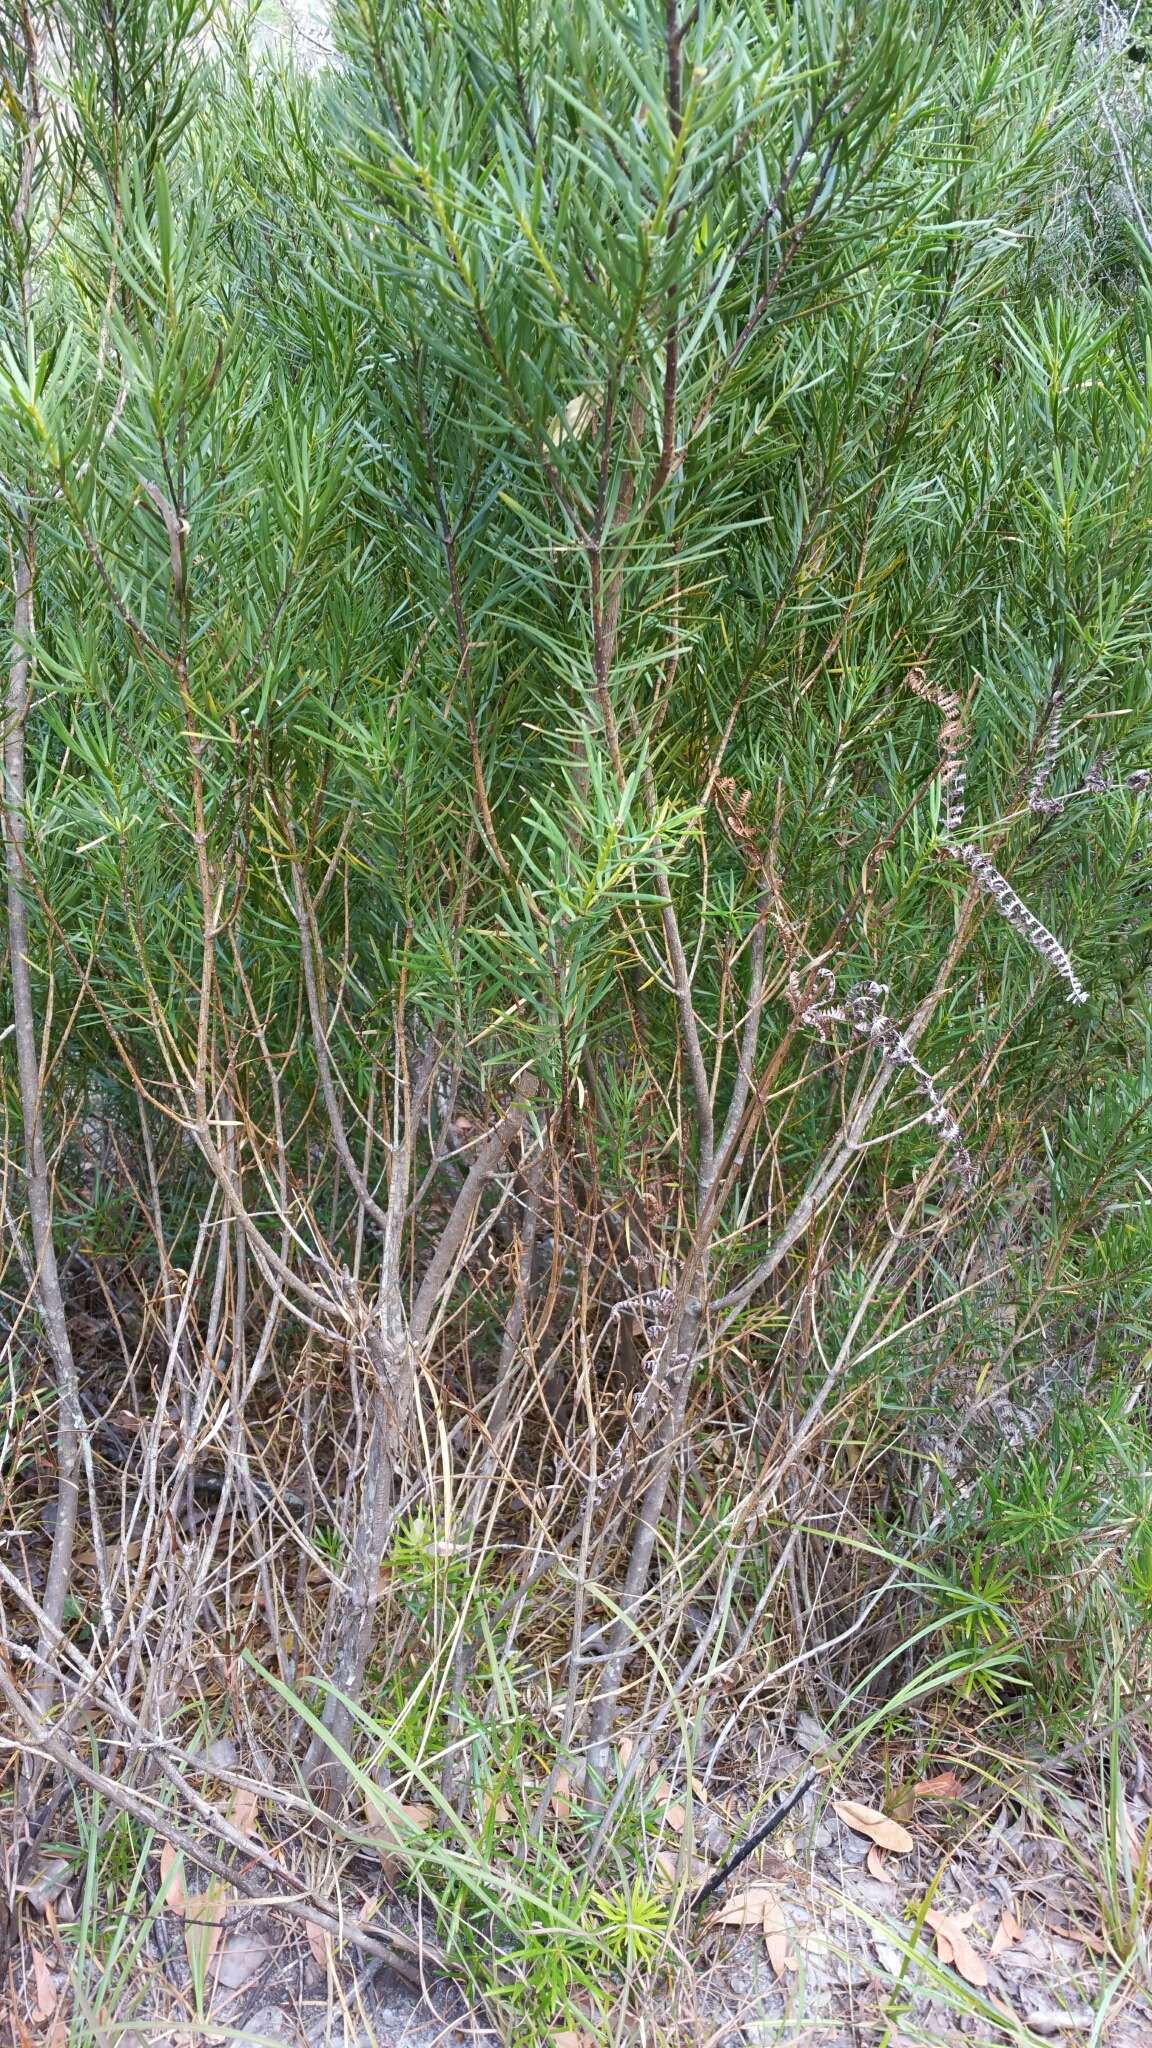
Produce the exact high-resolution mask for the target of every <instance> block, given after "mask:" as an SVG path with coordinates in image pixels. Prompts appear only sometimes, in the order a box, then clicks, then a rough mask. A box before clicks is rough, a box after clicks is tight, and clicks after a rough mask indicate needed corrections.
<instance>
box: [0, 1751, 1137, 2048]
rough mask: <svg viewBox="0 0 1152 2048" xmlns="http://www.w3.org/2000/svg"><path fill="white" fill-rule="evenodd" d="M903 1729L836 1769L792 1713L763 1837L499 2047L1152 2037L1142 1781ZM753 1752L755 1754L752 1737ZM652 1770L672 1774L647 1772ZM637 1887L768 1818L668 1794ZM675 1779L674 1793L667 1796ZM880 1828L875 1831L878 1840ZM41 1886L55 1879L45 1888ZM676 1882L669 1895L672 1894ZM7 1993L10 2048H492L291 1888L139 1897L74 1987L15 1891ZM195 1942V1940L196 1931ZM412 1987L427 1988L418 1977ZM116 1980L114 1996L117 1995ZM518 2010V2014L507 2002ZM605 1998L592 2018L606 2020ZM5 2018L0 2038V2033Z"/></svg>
mask: <svg viewBox="0 0 1152 2048" xmlns="http://www.w3.org/2000/svg"><path fill="white" fill-rule="evenodd" d="M916 1752H917V1745H916V1744H915V1742H914V1741H910V1740H909V1739H908V1737H907V1735H906V1734H904V1735H902V1736H901V1737H900V1739H898V1740H894V1739H889V1740H887V1741H885V1742H884V1743H883V1744H882V1745H881V1744H878V1743H875V1742H874V1743H873V1744H871V1745H869V1746H868V1747H867V1748H865V1749H861V1750H859V1751H857V1752H856V1753H854V1754H850V1755H849V1754H844V1753H842V1754H841V1755H840V1756H839V1757H838V1758H837V1759H836V1760H835V1762H834V1763H830V1761H829V1759H828V1757H827V1755H826V1754H825V1753H822V1752H821V1750H820V1747H819V1734H818V1731H817V1730H815V1727H814V1724H807V1723H806V1720H805V1717H801V1721H800V1723H799V1724H798V1725H797V1727H796V1728H795V1729H794V1730H793V1731H792V1733H791V1736H790V1738H789V1740H787V1741H783V1740H781V1739H779V1738H777V1737H775V1736H772V1737H769V1736H767V1735H765V1736H764V1737H763V1738H762V1740H761V1742H760V1744H759V1754H760V1760H761V1767H762V1769H763V1772H764V1782H765V1783H767V1784H785V1783H787V1782H788V1781H789V1780H791V1781H792V1782H796V1781H798V1780H799V1779H800V1778H801V1777H802V1776H803V1774H804V1772H805V1771H806V1770H808V1769H810V1768H812V1767H813V1765H814V1766H815V1775H814V1783H813V1787H812V1789H811V1791H810V1792H809V1793H808V1794H807V1796H806V1797H805V1799H804V1800H803V1802H802V1803H801V1805H800V1807H799V1808H797V1810H796V1811H795V1813H794V1814H793V1815H792V1816H790V1817H789V1819H788V1821H787V1822H786V1823H785V1824H784V1826H783V1827H782V1829H781V1830H780V1831H779V1833H778V1834H775V1835H774V1836H773V1837H772V1839H771V1841H770V1842H769V1843H768V1844H766V1845H765V1846H764V1847H763V1848H762V1849H761V1850H759V1851H757V1852H756V1853H755V1854H754V1855H753V1856H752V1857H751V1858H749V1859H748V1860H747V1861H746V1862H745V1863H744V1865H743V1866H742V1867H741V1868H740V1869H739V1870H738V1871H737V1872H735V1873H734V1874H733V1876H732V1877H731V1878H730V1879H729V1880H728V1882H727V1883H726V1884H725V1885H724V1886H723V1887H722V1888H721V1889H720V1890H719V1891H718V1892H717V1893H716V1894H715V1895H714V1897H713V1898H711V1899H710V1900H709V1901H708V1902H707V1904H706V1905H705V1906H704V1907H703V1908H701V1909H699V1910H696V1911H693V1909H692V1906H691V1899H690V1894H687V1893H685V1895H684V1896H683V1898H682V1903H681V1905H680V1907H679V1909H678V1910H677V1912H676V1913H675V1915H674V1917H673V1919H672V1922H671V1927H670V1931H669V1933H668V1936H667V1939H666V1942H665V1945H664V1948H663V1951H662V1953H661V1955H660V1957H659V1959H658V1961H657V1962H656V1963H655V1964H654V1965H653V1964H651V1963H650V1962H649V1961H648V1959H647V1958H642V1959H641V1965H640V1966H636V1967H634V1968H633V1971H632V1973H631V1976H630V1977H629V1976H628V1975H627V1973H625V1976H624V1978H623V1979H622V1980H621V1983H620V1986H619V1988H618V1990H617V1988H615V1987H614V1986H613V1985H612V1983H611V1982H610V1981H609V1976H610V1973H609V1972H607V1971H606V1977H605V2001H604V2011H602V2012H601V2014H600V2016H599V2017H597V2018H595V2019H593V2017H592V2016H591V2014H590V2013H589V2014H588V2015H587V2016H586V2020H585V2024H584V2025H581V2024H579V2013H578V2012H577V2013H576V2014H575V2015H574V2014H573V2013H572V2012H571V2011H569V2012H568V2013H566V2014H564V2013H557V2014H556V2015H554V2016H550V2015H548V2014H546V2013H542V2012H541V2013H538V2014H537V2016H536V2020H535V2022H534V2023H529V2022H528V2021H526V2020H521V2021H520V2022H519V2025H518V2030H517V2031H516V2032H514V2033H512V2032H510V2030H509V2028H508V2026H507V2025H506V2024H505V2026H504V2030H503V2038H513V2039H516V2040H518V2041H523V2042H525V2043H526V2042H527V2041H528V2040H529V2039H534V2040H538V2041H541V2042H549V2041H551V2043H552V2044H553V2048H593V2044H595V2043H598V2042H600V2041H604V2042H606V2043H608V2042H619V2043H622V2044H623V2043H635V2044H636V2048H689V2044H691V2048H743V2044H748V2048H761V2044H763V2048H769V2044H772V2048H784V2044H792V2043H797V2044H800V2043H802V2044H804V2048H946V2044H949V2043H953V2042H954V2043H964V2044H971V2043H988V2044H989V2048H992V2044H1011V2048H1043V2044H1045V2043H1050V2042H1056V2043H1058V2044H1061V2048H1149V2044H1152V1996H1150V1991H1149V1985H1150V1975H1149V1970H1148V1952H1147V1925H1148V1919H1149V1912H1148V1907H1149V1898H1148V1893H1149V1884H1148V1878H1149V1864H1150V1862H1152V1800H1150V1798H1149V1796H1148V1795H1149V1793H1150V1792H1152V1774H1149V1776H1148V1780H1147V1783H1146V1778H1145V1766H1144V1761H1143V1756H1142V1753H1141V1752H1140V1751H1139V1750H1138V1749H1136V1748H1134V1747H1133V1746H1132V1744H1131V1742H1130V1741H1129V1743H1128V1744H1127V1746H1126V1749H1125V1757H1126V1761H1125V1762H1123V1763H1121V1761H1120V1754H1119V1751H1118V1750H1117V1751H1115V1752H1113V1751H1112V1750H1111V1749H1109V1748H1108V1747H1107V1745H1106V1746H1105V1752H1104V1760H1103V1762H1102V1761H1101V1750H1100V1746H1099V1744H1098V1743H1096V1744H1087V1743H1085V1744H1080V1745H1072V1746H1069V1747H1067V1748H1065V1749H1064V1751H1063V1752H1062V1753H1060V1754H1057V1755H1051V1754H1050V1755H1047V1756H1037V1755H1032V1754H1029V1753H1028V1751H1027V1748H1026V1747H1024V1746H1020V1747H1017V1748H1016V1749H1015V1750H1014V1751H1012V1750H1006V1751H998V1750H991V1749H989V1748H988V1747H987V1746H981V1745H977V1744H975V1743H972V1742H960V1741H957V1742H955V1743H954V1744H953V1745H952V1748H951V1753H949V1751H948V1750H947V1749H946V1748H942V1747H940V1746H936V1747H933V1748H931V1750H930V1751H927V1752H925V1751H923V1750H922V1751H921V1753H920V1754H919V1755H917V1753H916ZM749 1757H751V1751H749ZM662 1782H663V1783H664V1784H665V1785H667V1781H666V1780H663V1781H662ZM667 1789H668V1800H667V1821H668V1825H667V1827H666V1829H665V1833H664V1846H663V1847H660V1848H655V1849H654V1850H653V1852H652V1855H651V1859H650V1864H649V1869H648V1872H647V1878H648V1879H649V1880H651V1881H653V1882H654V1883H655V1884H656V1886H657V1888H658V1887H659V1884H660V1882H661V1878H662V1875H663V1876H665V1877H666V1878H667V1880H668V1881H669V1882H671V1881H672V1880H673V1878H674V1877H676V1876H677V1875H678V1876H680V1877H682V1878H686V1877H687V1878H690V1879H691V1883H692V1886H693V1888H695V1887H696V1886H697V1885H698V1884H699V1882H700V1881H701V1880H702V1879H703V1878H704V1877H705V1876H707V1875H708V1874H709V1873H710V1871H711V1870H712V1869H714V1867H715V1866H714V1864H712V1863H710V1862H709V1861H708V1860H706V1859H705V1858H701V1857H697V1856H696V1855H694V1853H693V1841H694V1840H695V1842H696V1843H698V1844H701V1845H702V1844H703V1842H704V1841H705V1839H707V1840H708V1841H710V1842H711V1843H712V1845H713V1849H714V1852H718V1851H719V1849H720V1846H721V1845H722V1844H723V1843H725V1842H729V1843H734V1844H735V1845H736V1846H739V1844H740V1842H741V1840H742V1839H743V1837H744V1836H745V1835H746V1834H747V1833H748V1832H749V1828H750V1825H751V1824H752V1823H753V1822H754V1821H755V1820H757V1819H759V1818H760V1817H762V1814H763V1812H764V1811H765V1810H770V1809H769V1808H767V1807H766V1806H765V1805H764V1804H761V1803H757V1802H756V1801H753V1800H750V1799H749V1797H748V1793H747V1787H745V1789H744V1792H743V1795H741V1794H739V1793H738V1792H737V1790H736V1789H735V1788H729V1789H728V1790H726V1791H725V1792H724V1793H723V1794H720V1793H716V1794H713V1795H710V1796H704V1795H705V1793H706V1788H705V1787H704V1786H702V1785H700V1784H699V1783H697V1788H696V1796H695V1797H693V1796H692V1795H689V1796H688V1798H687V1800H686V1801H684V1800H681V1799H680V1798H678V1797H677V1796H676V1788H675V1785H674V1783H672V1784H671V1785H667ZM684 1789H685V1791H687V1788H684ZM881 1845H886V1846H881ZM362 1878H363V1871H362V1869H361V1871H360V1875H359V1877H356V1878H353V1877H352V1876H351V1867H350V1875H349V1883H348V1891H347V1896H346V1898H345V1906H346V1909H347V1910H348V1911H349V1912H350V1913H352V1912H354V1913H356V1914H357V1915H358V1916H359V1917H360V1918H361V1919H362V1920H363V1919H364V1918H365V1917H367V1918H369V1919H371V1918H372V1916H373V1914H374V1913H378V1915H379V1919H380V1921H381V1922H383V1921H386V1920H387V1919H388V1918H389V1917H391V1918H393V1919H394V1920H395V1921H396V1922H397V1924H399V1925H402V1926H404V1927H405V1928H406V1929H407V1930H408V1933H409V1936H411V1935H412V1934H413V1933H416V1934H417V1935H419V1934H420V1932H421V1929H422V1928H424V1927H425V1926H426V1928H427V1934H428V1943H429V1951H430V1952H431V1951H432V1949H433V1945H434V1938H433V1934H432V1922H431V1918H430V1916H427V1915H424V1916H422V1912H421V1906H420V1903H419V1901H418V1900H415V1899H413V1898H412V1897H411V1895H410V1893H406V1892H405V1891H404V1890H403V1889H401V1890H400V1891H399V1892H398V1893H396V1894H395V1895H393V1896H391V1897H389V1898H386V1899H385V1901H384V1903H383V1904H381V1902H380V1901H378V1900H377V1899H376V1898H374V1897H372V1896H369V1895H367V1894H366V1890H365V1886H364V1884H363V1882H362ZM44 1889H45V1890H46V1891H49V1892H50V1891H51V1889H52V1888H51V1885H46V1886H45V1887H44ZM682 1891H683V1887H682ZM26 1908H27V1910H25V1911H24V1913H23V1914H22V1916H21V1940H20V1945H19V1950H18V1953H17V1954H16V1956H15V1967H14V1970H13V1975H12V1980H11V1985H10V1989H9V2001H10V2013H11V2018H12V2022H13V2033H12V2038H13V2040H14V2041H15V2042H17V2043H19V2044H20V2048H41V2044H43V2048H105V2044H107V2048H112V2044H113V2043H114V2044H115V2048H153V2044H155V2048H201V2044H207V2043H209V2042H213V2043H215V2042H222V2041H229V2042H238V2043H251V2044H253V2048H255V2044H259V2043H262V2042H264V2043H275V2044H277V2048H286V2044H291V2048H353V2044H355V2048H437V2044H442V2048H465V2044H466V2043H469V2042H471V2043H472V2044H474V2048H479V2044H480V2043H485V2044H487V2048H495V2044H496V2042H497V2041H498V2040H499V2039H500V2038H501V2034H500V2032H499V2031H498V2028H499V2024H500V2015H499V2012H498V2010H497V2009H496V2008H495V2007H492V2008H490V2009H489V2010H484V2009H483V2008H482V2006H481V2005H480V2004H479V2003H478V2002H477V2001H476V2000H475V1999H472V2000H470V1999H469V1998H468V1997H467V1996H466V1995H465V1993H464V1991H463V1990H462V1988H461V1987H460V1986H459V1985H458V1984H455V1983H452V1982H450V1981H449V1980H448V1979H447V1978H445V1977H444V1976H443V1975H440V1974H438V1973H437V1972H436V1970H435V1969H434V1968H433V1967H432V1965H431V1963H430V1962H427V1963H426V1964H425V1965H424V1966H423V1967H422V1966H421V1964H420V1962H419V1959H416V1960H414V1961H413V1962H411V1963H409V1964H408V1965H406V1970H407V1976H408V1978H409V1979H411V1980H412V1981H406V1980H405V1978H404V1977H401V1976H398V1975H396V1974H395V1973H393V1972H392V1971H391V1970H390V1969H389V1968H387V1967H386V1966H385V1965H383V1964H381V1963H380V1962H379V1961H378V1960H376V1959H372V1958H368V1957H365V1956H364V1955H363V1954H360V1953H357V1952H355V1951H354V1950H352V1949H351V1948H350V1947H342V1945H341V1944H340V1942H339V1941H338V1940H337V1939H334V1938H333V1937H332V1936H325V1935H323V1934H321V1933H319V1932H318V1931H317V1930H316V1929H314V1928H313V1929H309V1928H308V1927H307V1926H306V1925H305V1924H304V1923H302V1922H301V1921H300V1920H299V1919H298V1918H297V1917H295V1916H294V1915H293V1913H292V1912H291V1909H290V1907H289V1906H287V1905H283V1904H275V1903H262V1904H259V1905H253V1904H249V1903H246V1902H243V1901H239V1900H232V1902H231V1903H230V1904H228V1905H227V1906H226V1907H225V1908H224V1909H223V1911H222V1913H221V1915H220V1916H219V1921H220V1924H219V1926H218V1927H216V1928H214V1929H213V1930H212V1931H211V1932H210V1933H209V1934H208V1935H207V1936H205V1935H204V1934H203V1933H202V1932H201V1931H197V1930H196V1929H195V1928H192V1929H190V1927H189V1921H190V1920H192V1919H193V1918H194V1912H193V1905H192V1902H188V1901H185V1903H184V1908H183V1912H174V1911H163V1910H160V1911H158V1912H157V1911H154V1912H153V1913H152V1914H151V1915H150V1916H149V1917H148V1918H147V1922H146V1927H145V1929H144V1938H143V1939H142V1941H141V1944H140V1949H139V1953H138V1955H137V1956H136V1958H135V1960H134V1962H133V1965H132V1967H131V1969H129V1970H127V1971H124V1970H121V1971H120V1972H119V1974H118V1975H116V1974H114V1973H109V1972H107V1971H105V1973H104V1975H103V1976H102V1978H101V1980H100V1987H99V1990H100V1995H99V1996H98V1997H97V1996H96V1995H95V1994H94V1992H93V1991H92V1988H91V1987H89V1992H88V1994H87V1995H86V1994H85V1992H84V1990H83V1988H82V1987H81V1986H80V1985H79V1978H78V1973H77V1970H76V1967H75V1958H76V1953H77V1941H76V1935H75V1931H74V1923H73V1920H72V1918H71V1916H72V1915H73V1914H74V1913H75V1902H74V1901H72V1900H70V1899H69V1897H68V1895H67V1893H66V1892H65V1893H62V1894H57V1896H56V1898H55V1900H54V1901H49V1902H48V1903H47V1904H46V1905H45V1902H44V1900H43V1899H37V1898H28V1897H26ZM205 1941H206V1942H207V1947H206V1948H205V1947H204V1946H202V1945H201V1944H202V1943H203V1942H205ZM421 1980H423V1988H421ZM114 1985H115V1986H117V1987H118V1988H117V1989H116V1990H115V1993H114V1995H113V1986H114ZM521 2010H522V2011H523V2010H524V2008H523V2007H521ZM605 2012H607V2013H609V2014H610V2015H611V2016H610V2017H605ZM2 2032H3V2029H2V2022H0V2036H2Z"/></svg>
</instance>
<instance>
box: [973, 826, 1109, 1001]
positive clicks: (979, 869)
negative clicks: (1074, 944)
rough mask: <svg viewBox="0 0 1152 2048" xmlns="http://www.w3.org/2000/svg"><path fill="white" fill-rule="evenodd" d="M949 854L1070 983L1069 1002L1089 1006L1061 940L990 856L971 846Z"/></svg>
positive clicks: (1013, 926)
mask: <svg viewBox="0 0 1152 2048" xmlns="http://www.w3.org/2000/svg"><path fill="white" fill-rule="evenodd" d="M947 851H948V852H949V853H950V854H951V855H952V856H953V858H954V859H956V860H962V861H963V862H964V865H965V867H966V868H967V869H968V871H969V873H970V874H971V876H972V879H973V881H974V882H975V883H976V885H977V887H978V888H980V889H983V891H984V893H985V895H986V896H991V898H992V900H993V902H994V903H995V905H996V907H997V909H998V910H999V911H1000V913H1001V915H1002V916H1004V917H1006V918H1007V920H1008V922H1009V924H1010V925H1011V926H1012V929H1013V931H1017V932H1019V933H1020V935H1021V937H1022V938H1025V939H1027V941H1028V943H1029V945H1030V946H1033V947H1034V948H1035V950H1036V952H1037V953H1039V955H1040V957H1041V959H1043V960H1047V962H1048V965H1049V966H1050V967H1053V968H1055V970H1056V973H1057V974H1059V975H1062V976H1063V978H1064V980H1065V981H1066V982H1067V983H1068V1001H1069V1002H1070V1003H1086V1002H1087V1001H1088V991H1087V989H1086V988H1085V987H1084V985H1083V983H1082V982H1081V981H1080V979H1079V977H1078V976H1077V973H1076V970H1075V968H1074V967H1073V965H1072V962H1071V960H1070V959H1069V958H1068V955H1067V953H1066V952H1065V950H1064V948H1063V946H1062V945H1061V944H1060V941H1059V939H1058V938H1057V937H1056V936H1055V934H1054V933H1053V932H1050V931H1049V930H1048V927H1047V925H1043V924H1041V922H1040V919H1039V918H1038V917H1035V916H1033V913H1032V912H1031V911H1030V910H1029V908H1028V905H1027V904H1026V903H1025V902H1024V901H1023V899H1022V898H1021V897H1019V896H1018V895H1017V894H1016V891H1015V889H1014V888H1013V887H1012V884H1011V882H1009V881H1007V880H1006V878H1005V877H1004V876H1003V875H1002V874H1001V873H1000V870H999V868H998V867H997V866H996V865H995V863H994V862H993V861H990V860H989V858H988V856H987V854H986V853H981V851H980V849H979V847H977V846H971V845H965V846H955V847H949V848H948V849H947Z"/></svg>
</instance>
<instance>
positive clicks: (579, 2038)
mask: <svg viewBox="0 0 1152 2048" xmlns="http://www.w3.org/2000/svg"><path fill="white" fill-rule="evenodd" d="M552 2048H596V2043H595V2041H594V2040H593V2038H592V2035H591V2034H582V2033H580V2031H579V2030H578V2028H576V2027H562V2028H561V2029H560V2032H559V2033H558V2034H553V2036H552Z"/></svg>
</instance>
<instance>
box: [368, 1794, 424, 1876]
mask: <svg viewBox="0 0 1152 2048" xmlns="http://www.w3.org/2000/svg"><path fill="white" fill-rule="evenodd" d="M364 1818H365V1820H366V1822H367V1826H368V1832H369V1834H370V1835H371V1836H372V1838H373V1842H374V1844H375V1846H376V1848H377V1849H378V1850H379V1853H380V1856H381V1858H382V1860H384V1861H385V1862H387V1861H388V1860H389V1859H391V1860H392V1861H393V1862H396V1861H400V1860H402V1859H403V1857H404V1856H405V1855H406V1853H407V1851H408V1849H409V1847H410V1843H411V1836H412V1834H413V1832H415V1833H417V1834H424V1833H425V1832H426V1830H427V1829H428V1828H430V1827H431V1825H432V1823H433V1821H434V1820H435V1818H436V1808H435V1807H434V1806H428V1805H426V1804H425V1802H424V1801H423V1800H422V1799H393V1798H392V1795H391V1793H388V1792H384V1791H381V1790H373V1791H370V1792H368V1793H366V1795H365V1799H364Z"/></svg>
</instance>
